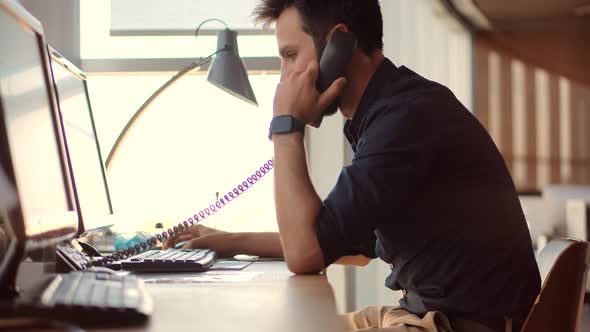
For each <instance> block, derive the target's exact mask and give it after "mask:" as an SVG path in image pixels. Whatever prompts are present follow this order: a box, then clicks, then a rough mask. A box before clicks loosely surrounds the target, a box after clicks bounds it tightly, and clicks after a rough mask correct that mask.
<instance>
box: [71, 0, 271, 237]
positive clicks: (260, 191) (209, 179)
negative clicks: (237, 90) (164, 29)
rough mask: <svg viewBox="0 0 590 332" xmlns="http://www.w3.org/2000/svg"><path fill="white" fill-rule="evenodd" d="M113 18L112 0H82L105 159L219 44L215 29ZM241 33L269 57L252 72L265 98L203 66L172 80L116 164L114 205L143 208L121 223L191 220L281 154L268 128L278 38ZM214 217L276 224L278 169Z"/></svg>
mask: <svg viewBox="0 0 590 332" xmlns="http://www.w3.org/2000/svg"><path fill="white" fill-rule="evenodd" d="M244 15H247V14H244ZM220 18H221V19H224V18H223V17H220ZM111 19H112V17H111V2H110V1H82V2H81V3H80V27H81V56H82V68H83V69H84V70H86V72H87V74H88V85H89V93H90V99H91V103H92V107H93V112H94V117H95V121H96V127H97V132H98V136H99V141H100V144H101V149H102V154H103V158H104V159H106V156H107V155H108V153H109V151H110V149H111V147H112V145H113V143H114V141H115V139H116V138H117V136H118V135H119V133H120V131H121V130H122V129H123V127H124V126H125V124H126V123H127V121H128V120H129V119H130V118H131V116H132V115H133V114H134V112H135V111H136V110H137V109H138V108H139V107H140V106H141V105H142V103H143V102H144V101H145V100H146V99H147V98H148V97H149V96H150V95H151V94H152V93H153V92H154V91H156V90H157V89H158V88H159V87H160V86H161V85H162V84H163V83H164V82H166V81H167V80H168V79H170V77H171V76H172V75H174V74H175V72H172V71H173V70H180V69H181V68H182V65H180V66H178V64H179V63H182V64H185V63H186V64H188V63H189V62H190V59H194V58H198V57H202V56H206V55H208V54H210V53H212V52H213V51H214V50H215V45H216V37H215V36H210V35H203V36H199V38H198V40H196V41H195V38H194V37H193V36H182V35H180V36H113V35H111V31H110V30H111V24H110V22H111ZM198 23H199V22H196V24H198ZM210 28H219V26H215V25H213V26H212V27H210ZM238 43H239V48H240V55H241V56H242V57H254V58H256V59H257V61H258V62H256V60H255V61H254V63H258V64H260V63H262V64H263V65H262V67H261V66H260V65H257V66H256V68H257V71H256V72H250V73H249V74H250V82H251V84H252V87H253V89H254V92H255V94H256V98H257V100H258V103H259V105H260V106H259V107H258V108H256V107H254V106H251V105H249V104H247V103H245V102H243V101H241V100H239V99H237V98H235V97H233V96H231V95H229V94H227V93H225V92H223V91H221V90H220V89H218V88H216V87H214V86H213V85H211V84H209V83H208V82H207V81H206V75H205V74H204V73H203V72H199V73H191V74H188V75H186V76H184V77H183V78H181V79H180V80H179V81H177V82H176V83H174V84H173V85H172V86H171V87H170V88H169V89H168V90H166V91H165V92H164V93H163V94H162V95H161V96H160V97H159V98H158V99H157V100H156V101H155V102H154V103H153V104H152V105H151V106H150V108H149V109H148V110H146V111H145V112H144V113H143V115H142V116H141V118H140V119H139V120H138V121H137V122H136V124H135V126H134V127H133V128H132V129H131V130H130V131H129V132H128V135H127V138H126V140H125V141H124V142H123V143H122V145H121V146H120V148H119V150H118V154H117V156H116V158H114V159H113V162H112V164H111V167H110V171H109V173H108V179H109V188H110V191H111V197H112V201H113V208H114V210H115V211H116V212H117V213H123V214H125V215H128V214H129V213H133V215H137V216H138V217H137V218H132V220H126V221H125V223H124V225H118V228H120V230H122V231H126V230H127V229H129V230H135V229H145V230H150V229H151V228H152V227H153V226H154V224H155V223H156V222H157V221H162V220H164V221H166V222H165V227H169V226H171V225H173V224H176V223H178V222H180V221H182V220H185V219H187V218H188V217H189V216H192V215H193V214H194V213H196V212H198V211H199V210H200V209H203V208H205V207H208V206H209V205H210V204H211V203H213V202H215V200H216V193H217V192H219V194H220V195H224V194H225V193H227V192H228V191H230V190H232V189H233V188H234V187H235V186H236V185H237V184H239V183H241V182H242V181H243V180H245V179H246V178H247V177H248V176H250V175H251V174H252V173H253V172H255V171H256V170H257V169H258V168H259V167H260V166H261V165H262V164H263V163H264V162H266V161H268V160H269V159H271V158H272V154H273V151H272V145H271V143H270V142H269V141H268V138H267V134H268V124H269V122H270V119H271V117H272V100H273V96H274V91H275V88H276V85H277V84H278V81H279V75H278V74H277V71H278V67H277V66H276V63H278V61H276V56H277V51H276V41H275V38H274V36H273V35H272V34H270V35H265V34H257V35H244V36H239V37H238ZM142 59H149V60H142ZM268 59H271V61H267V60H268ZM185 60H186V61H185ZM245 61H246V62H247V63H248V61H252V60H248V59H245ZM250 63H252V62H250ZM266 63H269V64H271V65H269V66H270V67H269V68H266V67H264V66H265V64H266ZM154 64H155V65H156V66H155V67H157V69H154V68H155V67H154V66H153V65H154ZM138 67H139V68H138ZM271 67H272V68H271ZM275 67H276V68H275ZM206 220H207V221H206V222H205V225H211V226H216V227H217V228H219V229H223V230H230V231H276V230H277V226H276V218H275V209H274V198H273V175H272V172H271V173H269V174H267V175H266V176H264V177H263V179H262V180H261V181H260V183H257V184H256V185H254V186H253V187H252V188H250V189H249V190H248V191H247V193H245V194H244V195H243V196H241V197H240V198H238V199H237V200H235V201H232V202H231V203H229V204H228V205H227V206H226V207H224V208H223V209H222V211H220V212H218V213H216V214H215V215H213V216H212V217H209V218H207V219H206Z"/></svg>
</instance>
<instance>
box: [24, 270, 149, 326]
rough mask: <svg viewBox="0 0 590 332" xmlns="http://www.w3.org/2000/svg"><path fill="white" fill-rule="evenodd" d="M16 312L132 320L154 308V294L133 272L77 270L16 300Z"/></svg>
mask: <svg viewBox="0 0 590 332" xmlns="http://www.w3.org/2000/svg"><path fill="white" fill-rule="evenodd" d="M16 309H17V311H16V312H17V315H19V316H26V317H31V316H32V317H44V318H50V319H54V320H63V321H68V322H73V323H79V324H86V325H112V324H116V325H119V324H132V323H140V322H143V321H145V320H146V319H147V318H148V317H149V316H150V314H151V313H152V311H153V302H152V298H151V296H150V295H149V294H148V293H147V292H146V290H145V288H144V285H143V281H142V280H140V279H138V278H137V277H136V276H134V275H124V276H122V275H118V274H115V273H106V272H102V271H74V272H70V273H67V274H58V275H55V276H52V277H51V278H49V279H48V280H47V281H46V282H44V283H43V285H41V287H40V288H39V289H37V290H36V291H34V292H33V293H32V294H29V295H27V296H26V297H25V298H24V300H19V301H18V303H17V308H16Z"/></svg>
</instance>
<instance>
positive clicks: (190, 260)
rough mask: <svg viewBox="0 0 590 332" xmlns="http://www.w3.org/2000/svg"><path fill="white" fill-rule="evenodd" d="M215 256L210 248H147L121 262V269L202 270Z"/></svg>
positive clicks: (142, 270) (209, 265)
mask: <svg viewBox="0 0 590 332" xmlns="http://www.w3.org/2000/svg"><path fill="white" fill-rule="evenodd" d="M216 258H217V253H216V252H215V251H213V250H210V249H172V248H171V249H166V250H148V251H146V252H144V253H141V254H139V255H136V256H133V257H131V258H129V259H126V260H124V261H122V262H121V269H122V270H125V271H134V272H202V271H206V270H208V269H209V268H210V267H211V266H212V265H213V264H214V263H215V259H216Z"/></svg>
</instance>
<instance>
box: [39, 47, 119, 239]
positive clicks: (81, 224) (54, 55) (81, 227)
mask: <svg viewBox="0 0 590 332" xmlns="http://www.w3.org/2000/svg"><path fill="white" fill-rule="evenodd" d="M47 50H48V53H49V58H50V59H49V60H50V67H51V77H52V83H53V89H54V92H55V97H56V104H57V109H58V111H59V119H60V124H61V130H62V137H63V139H64V142H65V146H68V143H67V141H68V139H67V136H66V132H65V124H64V119H63V112H62V110H61V104H60V99H59V98H60V97H59V91H58V90H59V89H58V86H57V81H56V79H55V75H54V72H53V62H51V60H53V61H55V62H57V63H58V64H59V65H61V66H62V67H64V68H65V69H66V70H68V71H69V72H70V73H72V74H73V75H74V76H76V77H77V78H78V79H80V80H81V81H82V84H83V85H84V96H85V98H86V105H87V110H88V116H89V117H90V123H91V126H92V134H93V135H94V142H95V145H96V151H97V153H98V159H99V162H100V170H101V176H102V182H103V186H104V188H105V192H106V196H107V204H108V211H107V213H106V214H105V215H103V216H97V217H104V216H108V215H112V214H113V205H112V202H111V194H110V191H109V185H108V180H107V174H106V169H105V166H104V162H103V158H102V153H101V150H100V142H99V141H98V134H97V131H96V124H95V121H94V115H93V112H92V105H91V104H90V96H89V94H88V82H87V81H86V73H84V72H83V71H82V70H81V69H79V68H78V67H76V66H75V65H74V64H72V63H71V62H70V61H68V60H67V59H66V58H65V57H64V56H63V55H61V54H60V53H59V52H58V51H57V50H55V49H54V48H53V47H51V46H50V45H47ZM67 154H68V162H69V169H70V176H71V180H70V181H71V182H72V183H74V186H73V188H77V186H76V185H75V183H76V180H75V173H74V166H73V165H72V162H71V156H70V153H69V150H68V153H67ZM73 193H74V200H75V203H76V208H77V209H78V218H79V220H78V233H77V234H76V236H77V237H78V236H80V235H82V234H83V233H84V232H85V231H86V230H87V229H86V226H85V220H84V214H83V213H82V208H81V206H80V199H79V197H78V192H77V191H76V190H73Z"/></svg>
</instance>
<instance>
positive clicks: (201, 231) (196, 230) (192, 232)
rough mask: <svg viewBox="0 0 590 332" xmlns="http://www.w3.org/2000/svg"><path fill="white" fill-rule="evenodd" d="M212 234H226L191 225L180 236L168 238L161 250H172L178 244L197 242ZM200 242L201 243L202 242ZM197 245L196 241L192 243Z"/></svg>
mask: <svg viewBox="0 0 590 332" xmlns="http://www.w3.org/2000/svg"><path fill="white" fill-rule="evenodd" d="M212 234H226V232H223V231H219V230H216V229H213V228H209V227H206V226H203V225H193V226H191V227H189V228H187V229H186V230H184V231H183V232H181V233H180V234H178V235H175V236H173V237H171V238H169V239H168V240H166V242H164V243H163V244H162V249H168V248H172V247H174V245H175V244H177V243H178V242H182V241H191V240H198V239H199V238H202V237H205V236H207V235H212ZM200 242H202V240H201V241H200ZM198 243H199V242H197V241H195V242H194V244H198ZM188 244H189V243H187V244H186V245H185V247H188ZM189 248H197V247H195V246H190V247H189ZM201 248H205V247H201ZM209 249H213V248H209Z"/></svg>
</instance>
